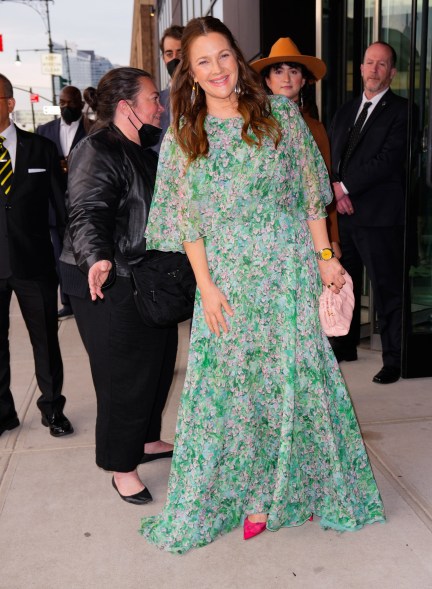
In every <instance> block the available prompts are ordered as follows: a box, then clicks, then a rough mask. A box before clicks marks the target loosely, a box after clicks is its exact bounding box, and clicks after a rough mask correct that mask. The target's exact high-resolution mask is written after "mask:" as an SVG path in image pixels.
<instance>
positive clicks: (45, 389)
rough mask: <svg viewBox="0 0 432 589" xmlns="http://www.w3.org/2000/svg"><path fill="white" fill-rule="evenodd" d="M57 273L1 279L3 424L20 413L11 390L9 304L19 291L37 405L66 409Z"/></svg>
mask: <svg viewBox="0 0 432 589" xmlns="http://www.w3.org/2000/svg"><path fill="white" fill-rule="evenodd" d="M57 286H58V282H57V277H56V276H55V275H54V274H53V276H51V277H43V278H40V279H38V280H24V279H19V278H13V277H10V278H3V279H0V424H1V423H5V422H7V421H9V420H10V419H12V418H13V417H15V416H16V411H15V405H14V401H13V397H12V393H11V390H10V377H11V375H10V354H9V307H10V301H11V297H12V292H15V294H16V297H17V299H18V303H19V306H20V309H21V313H22V316H23V318H24V321H25V324H26V326H27V329H28V332H29V335H30V341H31V344H32V347H33V356H34V361H35V374H36V380H37V383H38V386H39V389H40V391H41V393H42V394H41V396H40V397H39V399H38V401H37V405H38V407H39V409H40V410H41V412H42V413H44V414H46V415H48V416H49V415H51V414H52V413H53V411H54V410H55V409H62V408H63V406H64V403H65V398H64V397H63V396H62V394H61V390H62V386H63V363H62V358H61V353H60V347H59V341H58V333H57V330H58V322H57Z"/></svg>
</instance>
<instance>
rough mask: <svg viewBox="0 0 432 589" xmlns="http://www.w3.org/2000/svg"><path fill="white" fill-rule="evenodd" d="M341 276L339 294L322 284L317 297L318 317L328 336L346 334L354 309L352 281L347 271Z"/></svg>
mask: <svg viewBox="0 0 432 589" xmlns="http://www.w3.org/2000/svg"><path fill="white" fill-rule="evenodd" d="M343 276H344V278H345V284H344V285H343V288H342V289H341V291H340V292H339V294H335V293H334V292H332V291H331V290H330V289H329V288H327V286H324V290H323V292H322V294H321V295H320V298H319V318H320V321H321V326H322V328H323V330H324V333H325V334H326V335H327V336H328V337H338V336H340V335H346V334H347V333H348V331H349V328H350V325H351V320H352V316H353V310H354V292H353V282H352V278H351V276H350V275H349V274H348V272H345V274H344V275H343Z"/></svg>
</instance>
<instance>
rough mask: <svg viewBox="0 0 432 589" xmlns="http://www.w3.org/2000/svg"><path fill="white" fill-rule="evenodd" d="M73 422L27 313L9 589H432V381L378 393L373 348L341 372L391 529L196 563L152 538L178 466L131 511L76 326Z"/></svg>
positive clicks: (14, 452) (69, 379)
mask: <svg viewBox="0 0 432 589" xmlns="http://www.w3.org/2000/svg"><path fill="white" fill-rule="evenodd" d="M180 330H181V338H180V350H179V355H178V364H177V369H176V375H175V381H174V383H173V387H172V390H171V393H170V397H169V402H168V405H167V408H166V411H165V419H164V429H163V438H164V439H166V440H167V441H172V440H173V437H174V428H175V421H176V412H177V406H178V400H179V394H180V391H181V387H182V382H183V379H184V373H185V366H186V359H187V346H188V334H189V327H188V324H182V325H181V326H180ZM59 335H60V343H61V348H62V353H63V359H64V365H65V384H64V393H65V395H66V397H67V404H66V408H65V413H66V415H67V416H68V417H69V419H70V420H71V421H72V424H73V426H74V428H75V434H73V435H71V436H66V437H64V438H53V437H51V436H50V435H49V433H48V430H47V429H46V428H45V427H43V426H42V425H41V423H40V414H39V412H38V410H37V408H36V399H37V397H38V391H37V386H36V382H35V378H34V366H33V358H32V354H31V347H30V343H29V339H28V334H27V331H26V329H25V326H24V324H23V321H22V318H21V315H20V312H19V308H18V305H17V303H16V301H15V300H14V301H13V306H12V310H11V358H12V360H11V365H12V380H13V383H12V386H13V393H14V398H15V402H16V406H17V410H18V413H19V418H20V420H21V427H19V428H16V429H15V430H13V431H10V432H6V433H4V434H3V435H2V436H1V437H0V589H58V588H61V589H63V588H66V587H67V588H68V589H114V588H115V589H135V588H137V589H138V588H140V589H141V588H143V589H186V588H187V589H195V588H197V589H216V588H217V589H244V588H246V587H247V588H248V589H291V588H293V589H342V588H343V589H351V588H352V589H360V588H361V589H363V588H368V589H375V588H376V589H378V588H379V589H431V588H432V469H431V456H432V386H431V385H432V379H415V380H401V381H399V382H398V383H395V384H393V385H377V384H373V383H372V382H371V378H372V376H373V374H375V372H377V371H378V370H379V368H380V367H381V362H380V355H379V354H378V353H377V352H371V351H370V350H367V349H361V350H360V355H359V361H358V362H352V363H343V364H342V365H341V367H342V369H343V372H344V375H345V378H346V380H347V383H348V386H349V389H350V391H351V395H352V398H353V401H354V405H355V408H356V411H357V414H358V417H359V420H360V423H361V427H362V431H363V435H364V438H365V442H366V444H367V448H368V452H369V456H370V458H371V461H372V464H373V468H374V472H375V475H376V478H377V482H378V485H379V488H380V490H381V494H382V497H383V500H384V504H385V507H386V512H387V517H388V521H387V523H386V524H374V525H371V526H367V527H366V528H364V529H363V530H360V531H358V532H353V533H349V532H347V533H345V534H340V533H337V532H334V531H323V530H322V529H320V528H319V526H318V521H317V520H318V518H317V520H316V521H314V522H307V523H306V524H304V525H303V526H301V527H298V528H291V529H288V528H285V529H282V530H280V531H279V532H277V533H270V532H265V533H264V534H262V535H260V536H258V537H257V538H254V539H252V540H250V541H248V542H245V541H243V539H242V531H241V530H240V529H238V530H235V531H234V532H232V533H231V534H228V535H226V536H224V537H222V538H220V539H218V540H217V541H215V542H214V543H213V544H210V545H208V546H206V547H204V548H200V549H198V550H193V551H191V552H189V553H187V554H185V555H183V556H177V555H172V554H167V553H164V552H161V551H159V550H158V549H157V548H155V547H153V546H150V545H148V544H147V543H146V542H145V541H144V539H143V538H142V537H141V536H139V535H138V532H137V530H138V528H139V524H140V517H141V516H143V515H148V514H156V513H158V512H159V511H160V510H161V508H162V506H163V504H164V500H165V495H166V486H167V478H168V473H169V467H170V460H166V459H165V460H159V461H155V462H151V463H148V464H145V465H142V466H140V468H139V470H140V475H141V476H142V479H143V480H144V481H145V483H146V484H148V486H149V488H150V489H151V492H152V495H153V497H154V501H153V503H151V504H150V505H149V506H135V505H130V504H127V503H125V502H123V501H121V500H120V498H119V497H118V495H117V494H116V492H115V491H114V489H113V488H112V486H111V476H110V474H108V473H106V472H104V471H102V470H100V469H98V468H97V467H96V466H95V464H94V423H95V395H94V390H93V386H92V381H91V376H90V371H89V365H88V359H87V356H86V354H85V351H84V349H83V346H82V344H81V341H80V338H79V335H78V331H77V328H76V324H75V320H74V319H68V320H67V321H63V322H62V323H61V325H60V328H59Z"/></svg>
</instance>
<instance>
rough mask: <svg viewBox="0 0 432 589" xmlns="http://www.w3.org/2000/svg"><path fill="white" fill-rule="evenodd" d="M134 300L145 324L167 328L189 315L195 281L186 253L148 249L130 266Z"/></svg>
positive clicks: (192, 304) (190, 315) (192, 306)
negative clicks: (138, 260)
mask: <svg viewBox="0 0 432 589" xmlns="http://www.w3.org/2000/svg"><path fill="white" fill-rule="evenodd" d="M130 270H131V280H132V288H133V294H134V300H135V304H136V307H137V309H138V312H139V314H140V316H141V319H142V320H143V322H144V323H145V325H148V326H149V327H170V326H173V325H176V324H177V323H180V322H181V321H185V320H186V319H190V318H191V317H192V315H193V308H194V301H195V290H196V281H195V275H194V273H193V270H192V267H191V265H190V263H189V260H188V258H187V256H186V254H182V253H181V252H161V251H158V250H149V251H147V252H146V255H145V258H144V260H143V261H142V262H140V263H139V264H136V265H135V264H134V265H130Z"/></svg>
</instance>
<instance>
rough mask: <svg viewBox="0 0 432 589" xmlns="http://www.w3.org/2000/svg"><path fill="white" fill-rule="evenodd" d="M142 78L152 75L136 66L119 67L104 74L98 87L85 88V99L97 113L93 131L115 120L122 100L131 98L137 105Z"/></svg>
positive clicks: (133, 103)
mask: <svg viewBox="0 0 432 589" xmlns="http://www.w3.org/2000/svg"><path fill="white" fill-rule="evenodd" d="M141 78H151V75H150V74H149V73H148V72H146V71H144V70H140V69H138V68H134V67H118V68H114V69H113V70H110V71H109V72H107V73H106V74H105V75H104V76H102V78H101V79H100V80H99V84H98V86H97V88H96V89H95V88H93V87H91V86H90V87H89V88H86V89H85V90H84V96H85V101H86V102H87V104H88V105H89V106H90V107H91V109H92V110H93V112H95V113H96V121H95V123H94V124H93V125H92V128H91V130H92V131H96V130H97V129H101V128H102V127H107V126H108V125H109V124H110V123H112V122H113V120H114V115H115V112H116V108H117V104H118V103H119V101H120V100H130V101H131V102H132V105H135V102H136V98H137V95H138V94H139V91H140V89H141V88H140V80H141Z"/></svg>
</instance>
